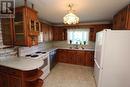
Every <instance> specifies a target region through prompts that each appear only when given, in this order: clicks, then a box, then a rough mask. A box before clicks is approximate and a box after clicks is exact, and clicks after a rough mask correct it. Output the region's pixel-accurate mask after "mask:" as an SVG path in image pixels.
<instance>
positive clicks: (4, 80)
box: [0, 73, 8, 87]
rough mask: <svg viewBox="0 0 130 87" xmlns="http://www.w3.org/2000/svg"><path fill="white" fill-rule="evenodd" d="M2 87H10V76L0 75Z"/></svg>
mask: <svg viewBox="0 0 130 87" xmlns="http://www.w3.org/2000/svg"><path fill="white" fill-rule="evenodd" d="M0 87H8V76H7V75H6V74H4V73H0Z"/></svg>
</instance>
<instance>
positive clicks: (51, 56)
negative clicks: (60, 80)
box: [49, 50, 57, 69]
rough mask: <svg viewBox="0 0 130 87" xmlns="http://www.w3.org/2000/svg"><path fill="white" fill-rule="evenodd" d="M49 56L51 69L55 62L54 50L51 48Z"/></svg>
mask: <svg viewBox="0 0 130 87" xmlns="http://www.w3.org/2000/svg"><path fill="white" fill-rule="evenodd" d="M49 58H50V69H52V68H53V67H54V66H55V65H56V64H57V59H56V50H53V51H51V52H50V53H49Z"/></svg>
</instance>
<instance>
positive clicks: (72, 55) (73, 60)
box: [67, 50, 78, 64]
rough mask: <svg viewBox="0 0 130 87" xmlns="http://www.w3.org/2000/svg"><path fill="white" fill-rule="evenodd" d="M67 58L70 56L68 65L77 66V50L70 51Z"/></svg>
mask: <svg viewBox="0 0 130 87" xmlns="http://www.w3.org/2000/svg"><path fill="white" fill-rule="evenodd" d="M67 52H68V53H67V56H68V61H67V62H68V63H70V64H77V61H78V60H77V57H76V53H77V52H76V51H75V50H68V51H67Z"/></svg>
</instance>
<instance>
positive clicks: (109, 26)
mask: <svg viewBox="0 0 130 87" xmlns="http://www.w3.org/2000/svg"><path fill="white" fill-rule="evenodd" d="M103 29H112V24H99V25H94V26H93V27H92V28H90V33H89V40H90V41H95V40H96V33H97V32H99V31H102V30H103Z"/></svg>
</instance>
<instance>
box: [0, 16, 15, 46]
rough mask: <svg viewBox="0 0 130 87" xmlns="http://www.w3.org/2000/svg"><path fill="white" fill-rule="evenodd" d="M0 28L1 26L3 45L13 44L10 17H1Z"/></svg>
mask: <svg viewBox="0 0 130 87" xmlns="http://www.w3.org/2000/svg"><path fill="white" fill-rule="evenodd" d="M1 28H2V38H3V44H4V45H13V41H14V38H13V34H14V32H13V29H14V21H13V19H12V18H8V19H6V18H3V19H1Z"/></svg>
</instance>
